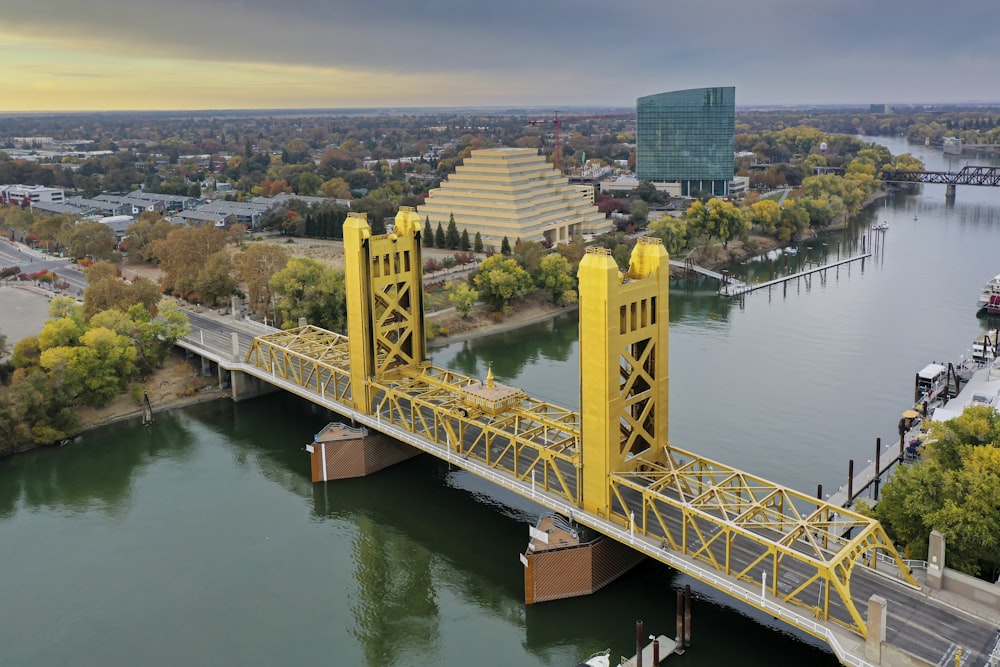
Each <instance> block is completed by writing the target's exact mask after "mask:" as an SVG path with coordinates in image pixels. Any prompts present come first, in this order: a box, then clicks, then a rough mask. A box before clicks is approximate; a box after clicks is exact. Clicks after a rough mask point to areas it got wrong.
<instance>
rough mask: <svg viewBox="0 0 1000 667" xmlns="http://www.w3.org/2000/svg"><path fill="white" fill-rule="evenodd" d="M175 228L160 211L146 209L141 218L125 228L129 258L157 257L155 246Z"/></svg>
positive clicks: (151, 258)
mask: <svg viewBox="0 0 1000 667" xmlns="http://www.w3.org/2000/svg"><path fill="white" fill-rule="evenodd" d="M173 229H174V224H173V223H172V222H170V221H169V220H166V219H165V218H163V216H161V215H160V214H159V213H153V212H150V211H144V212H143V213H140V214H139V219H138V220H137V221H135V222H133V223H132V224H131V225H129V226H128V227H127V228H126V229H125V248H126V249H127V250H128V253H129V258H130V259H132V258H142V259H144V260H145V261H147V262H152V261H155V260H156V259H157V257H156V254H155V253H154V252H153V246H154V244H155V243H156V242H157V241H160V240H162V239H165V238H167V234H169V233H170V232H171V230H173Z"/></svg>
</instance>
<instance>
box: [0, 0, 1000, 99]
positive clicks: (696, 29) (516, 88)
mask: <svg viewBox="0 0 1000 667" xmlns="http://www.w3.org/2000/svg"><path fill="white" fill-rule="evenodd" d="M6 4H7V5H8V9H7V10H6V11H5V22H4V24H3V25H0V30H4V31H6V32H8V33H9V34H16V35H19V36H21V38H23V39H29V40H33V41H34V42H35V43H36V44H40V45H42V46H44V47H45V48H48V49H55V50H57V51H61V52H63V53H72V52H79V53H85V54H91V55H94V54H102V55H104V56H106V57H111V58H116V59H119V60H121V61H122V62H123V64H125V65H128V64H130V63H134V66H135V69H136V75H137V78H138V77H141V76H142V75H143V73H144V71H146V68H147V67H149V66H151V65H150V64H151V63H155V62H161V63H178V62H182V61H186V62H191V63H202V64H203V66H204V67H205V68H207V69H211V68H212V67H216V66H219V65H220V64H232V65H240V66H242V67H244V68H246V71H251V70H253V69H254V68H261V69H262V70H266V68H268V67H292V68H302V69H306V70H313V71H315V72H316V73H317V76H318V77H319V78H321V79H324V80H328V81H331V82H334V81H340V80H343V81H348V82H353V84H354V85H359V83H360V82H362V81H363V80H364V79H365V78H366V77H368V78H371V79H372V80H373V81H374V82H376V83H378V84H380V85H386V84H388V83H391V82H393V81H396V82H405V84H406V85H401V86H400V92H404V91H405V94H406V95H408V96H410V97H411V98H412V96H413V95H414V91H416V92H417V93H419V94H420V95H421V98H422V99H424V100H426V101H424V102H423V103H424V104H433V103H434V102H433V100H435V99H440V100H441V102H440V104H504V103H511V104H529V103H532V102H534V103H536V104H539V105H545V104H599V103H606V104H608V105H621V104H630V103H632V102H633V101H634V99H635V98H636V97H638V96H641V95H646V94H650V93H654V92H660V91H664V90H671V89H677V88H685V87H694V86H703V85H736V86H737V102H738V103H740V104H748V103H749V104H758V103H767V102H769V101H770V102H772V103H791V102H833V101H836V100H837V99H840V100H845V101H854V100H859V99H870V98H871V97H870V96H871V95H872V94H876V93H881V95H880V97H879V99H903V98H913V99H915V98H917V97H919V93H921V92H923V93H924V94H925V95H927V96H928V98H932V97H937V92H936V90H935V85H937V84H938V82H929V81H928V80H927V78H928V77H927V75H926V72H932V73H934V75H935V76H936V75H937V73H938V72H941V71H942V70H948V71H949V72H950V74H949V75H948V76H947V79H946V81H944V82H940V83H941V84H942V85H941V88H942V89H947V90H948V91H949V94H953V95H954V94H959V93H960V92H961V91H962V90H965V89H966V88H967V89H968V93H967V94H966V95H965V97H966V98H970V97H981V96H982V94H983V93H982V92H981V91H979V90H976V89H975V87H974V86H973V85H972V81H974V79H973V73H974V74H975V76H982V75H983V74H985V73H986V72H985V68H984V61H985V58H984V57H983V56H981V55H979V54H982V53H989V52H991V51H992V46H993V45H994V44H995V37H994V35H993V33H991V32H990V31H989V29H988V28H987V27H986V26H990V25H996V24H997V23H998V20H1000V5H998V4H997V3H991V2H981V1H980V0H954V1H953V2H951V3H950V4H949V5H948V7H947V14H946V15H944V14H942V8H941V6H940V4H939V3H937V2H931V0H912V1H911V2H906V3H904V2H902V1H901V0H883V1H882V2H879V3H872V2H869V1H868V0H839V1H838V2H836V3H822V4H821V3H819V2H815V1H814V2H801V0H756V1H755V2H753V3H734V2H730V1H728V0H727V1H725V2H724V1H723V0H703V1H701V2H695V3H681V2H677V1H676V0H674V1H673V2H671V1H670V0H661V1H655V0H625V1H624V2H621V3H616V4H615V3H612V4H608V3H607V2H597V1H596V0H577V1H575V2H570V1H569V0H541V1H539V0H506V1H505V2H476V1H469V0H364V1H361V2H358V1H353V0H352V1H346V2H345V1H341V2H335V1H334V2H331V0H283V1H282V2H275V1H274V0H172V1H171V2H169V3H168V2H163V1H162V0H130V1H129V2H123V0H88V1H87V2H79V0H8V1H7V3H6ZM953 28H954V29H953ZM39 50H40V51H41V46H39ZM140 64H142V66H140ZM155 69H156V68H155V67H154V70H153V72H152V74H149V75H148V76H156V71H155ZM980 80H981V79H980ZM421 82H422V83H421ZM150 83H153V84H155V81H152V82H150ZM362 87H364V88H365V89H366V90H370V89H371V86H362ZM432 87H433V88H432ZM336 92H337V93H338V94H344V95H349V94H350V93H351V91H336ZM380 93H381V94H380V95H378V97H379V99H384V98H386V97H391V95H392V91H391V90H381V91H380ZM765 96H767V97H770V98H772V99H763V98H764V97H765ZM445 100H447V101H445ZM405 103H406V100H400V104H405Z"/></svg>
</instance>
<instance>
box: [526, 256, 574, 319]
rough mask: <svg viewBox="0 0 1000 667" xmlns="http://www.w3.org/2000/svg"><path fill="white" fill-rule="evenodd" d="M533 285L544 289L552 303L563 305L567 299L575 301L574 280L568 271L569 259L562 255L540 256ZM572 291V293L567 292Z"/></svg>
mask: <svg viewBox="0 0 1000 667" xmlns="http://www.w3.org/2000/svg"><path fill="white" fill-rule="evenodd" d="M535 285H537V286H538V287H539V288H540V289H544V290H545V291H547V292H548V293H549V295H550V296H551V297H552V303H555V304H557V305H560V306H561V305H564V304H565V303H566V302H567V301H570V302H575V301H576V295H575V292H573V288H574V287H575V286H576V280H575V279H574V278H573V274H572V273H571V272H570V264H569V261H567V259H566V258H565V257H563V256H562V255H559V254H556V253H552V254H548V255H545V256H544V257H542V259H541V262H539V265H538V272H537V276H536V278H535ZM570 292H573V294H569V293H570Z"/></svg>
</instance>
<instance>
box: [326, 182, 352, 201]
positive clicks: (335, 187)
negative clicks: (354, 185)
mask: <svg viewBox="0 0 1000 667" xmlns="http://www.w3.org/2000/svg"><path fill="white" fill-rule="evenodd" d="M319 189H320V192H322V193H323V194H324V195H325V196H327V197H332V198H334V199H350V198H351V186H350V185H348V184H347V181H345V180H344V179H342V178H331V179H330V180H328V181H325V182H324V183H323V185H321V186H319Z"/></svg>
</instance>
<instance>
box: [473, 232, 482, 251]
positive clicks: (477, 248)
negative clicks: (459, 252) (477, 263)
mask: <svg viewBox="0 0 1000 667" xmlns="http://www.w3.org/2000/svg"><path fill="white" fill-rule="evenodd" d="M472 250H473V251H474V252H482V251H483V236H482V234H480V233H479V232H476V240H475V241H473V242H472Z"/></svg>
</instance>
